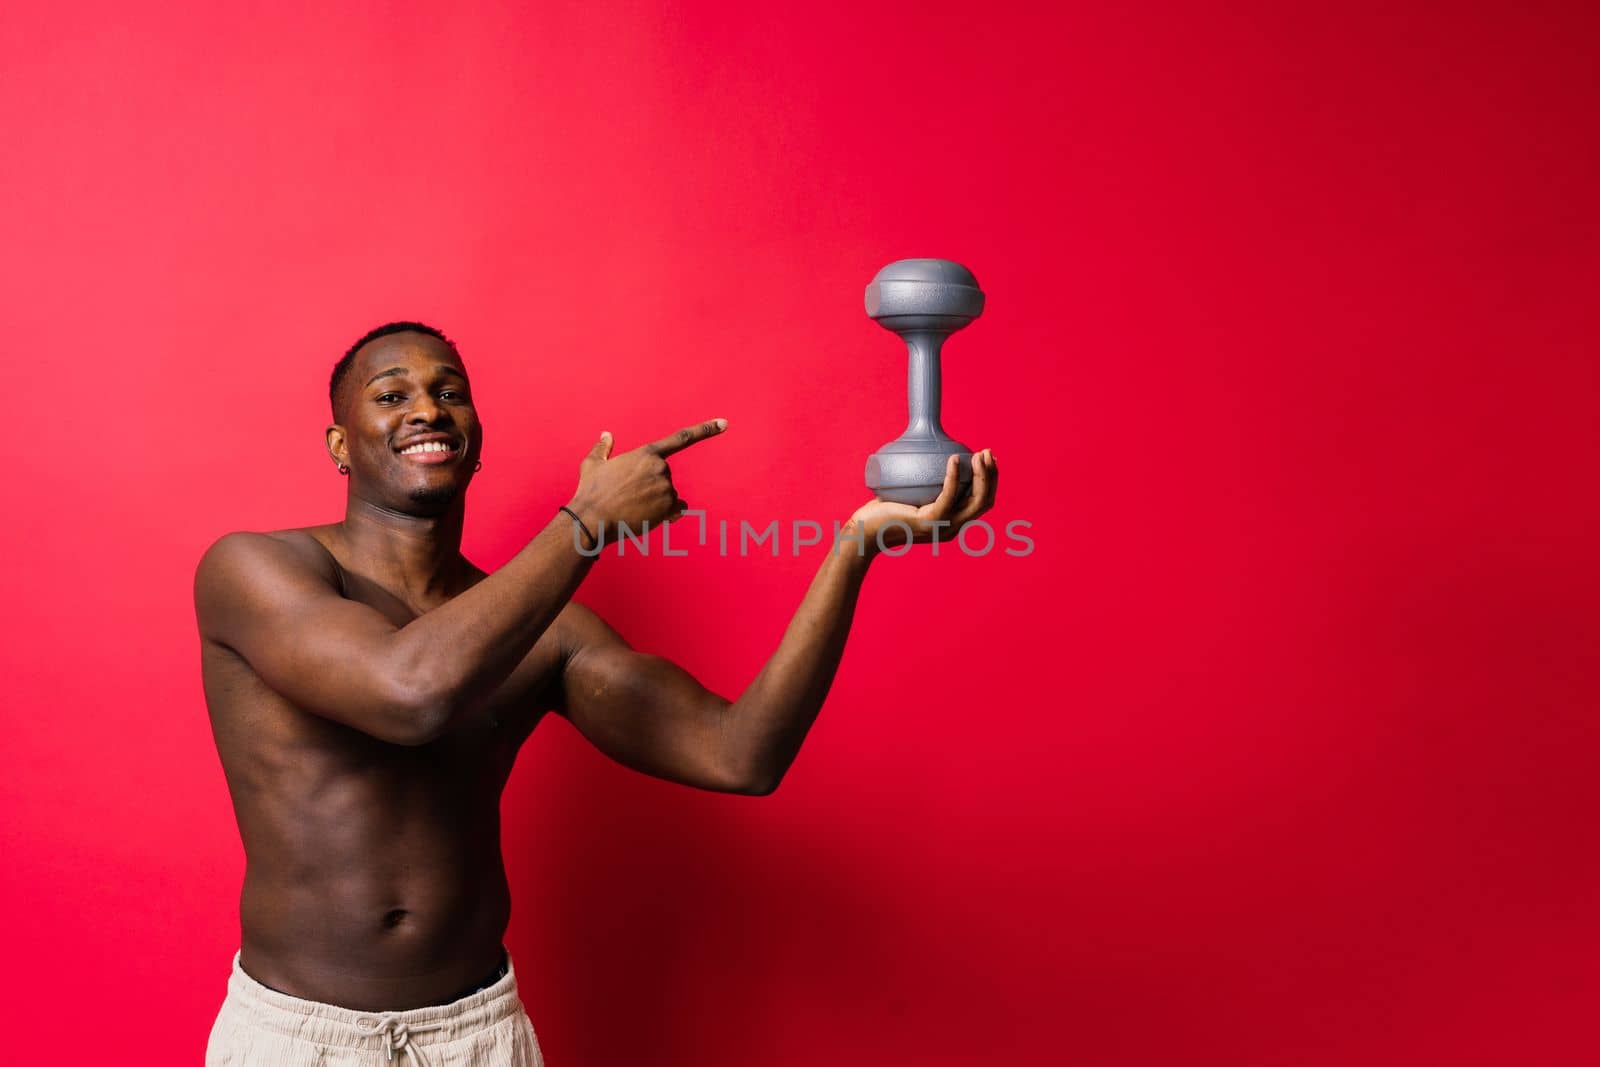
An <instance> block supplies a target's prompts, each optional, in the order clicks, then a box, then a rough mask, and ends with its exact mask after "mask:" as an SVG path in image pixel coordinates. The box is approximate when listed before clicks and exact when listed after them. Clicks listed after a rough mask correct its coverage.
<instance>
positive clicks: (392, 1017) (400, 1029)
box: [355, 1011, 445, 1065]
mask: <svg viewBox="0 0 1600 1067" xmlns="http://www.w3.org/2000/svg"><path fill="white" fill-rule="evenodd" d="M370 1018H371V1016H367V1017H366V1018H363V1019H358V1020H356V1024H355V1026H356V1032H357V1033H359V1034H361V1035H362V1036H364V1037H381V1038H383V1045H384V1050H385V1051H386V1052H388V1054H389V1059H391V1060H392V1059H394V1054H395V1052H396V1051H400V1052H409V1053H411V1059H412V1062H414V1063H417V1064H422V1065H425V1064H427V1062H428V1057H427V1056H426V1055H424V1054H423V1051H422V1049H421V1048H419V1047H418V1046H416V1045H413V1044H412V1043H411V1035H412V1034H420V1033H422V1032H423V1031H424V1030H443V1029H444V1028H445V1024H444V1023H429V1024H428V1025H427V1026H408V1025H407V1024H406V1023H405V1022H404V1021H403V1020H401V1019H400V1017H399V1016H397V1015H396V1014H395V1013H394V1012H392V1011H386V1012H384V1013H383V1014H382V1015H380V1016H378V1020H377V1022H376V1023H372V1022H368V1021H367V1020H368V1019H370Z"/></svg>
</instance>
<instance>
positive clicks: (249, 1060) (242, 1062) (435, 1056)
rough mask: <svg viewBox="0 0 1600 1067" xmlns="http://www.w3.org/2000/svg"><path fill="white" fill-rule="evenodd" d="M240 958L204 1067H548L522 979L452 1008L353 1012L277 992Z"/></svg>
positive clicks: (512, 974) (513, 976) (511, 973)
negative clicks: (241, 963) (524, 999)
mask: <svg viewBox="0 0 1600 1067" xmlns="http://www.w3.org/2000/svg"><path fill="white" fill-rule="evenodd" d="M239 956H240V953H237V952H236V953H234V956H233V973H232V974H231V975H230V976H229V977H228V995H227V998H226V999H225V1000H223V1002H222V1010H221V1011H220V1012H218V1014H217V1021H216V1022H215V1023H214V1024H213V1025H212V1027H211V1039H210V1041H209V1042H208V1044H207V1045H206V1063H205V1067H376V1065H378V1064H383V1065H384V1067H388V1065H390V1064H394V1065H395V1067H543V1065H544V1056H543V1055H542V1054H541V1053H540V1051H539V1040H538V1038H536V1037H535V1036H534V1033H533V1022H532V1020H530V1019H529V1018H528V1013H527V1011H526V1010H525V1009H524V1008H523V1006H522V1000H521V998H519V997H518V996H517V972H516V969H515V968H514V967H512V966H510V956H509V954H508V955H507V960H506V962H507V968H506V973H505V974H503V975H501V976H500V979H499V980H498V981H497V982H495V983H494V984H493V985H491V986H489V987H488V988H486V989H480V990H478V991H477V992H476V993H470V994H468V995H467V996H464V997H462V998H461V999H460V1000H457V1001H454V1002H452V1003H450V1004H439V1005H435V1006H432V1007H427V1008H412V1009H411V1010H409V1011H351V1010H350V1009H349V1008H340V1007H335V1006H334V1005H332V1004H320V1003H318V1002H317V1001H314V1000H301V999H300V998H299V997H291V996H289V995H288V994H287V993H280V992H278V991H277V990H276V989H269V988H267V987H266V986H264V985H262V984H261V983H260V982H258V981H256V980H255V979H254V978H251V977H250V976H249V975H248V974H245V973H244V969H243V968H241V967H240V966H239Z"/></svg>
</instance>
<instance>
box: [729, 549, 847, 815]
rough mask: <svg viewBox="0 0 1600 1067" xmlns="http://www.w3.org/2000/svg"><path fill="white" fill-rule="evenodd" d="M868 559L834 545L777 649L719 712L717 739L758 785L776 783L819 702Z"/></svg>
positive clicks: (842, 642) (841, 652)
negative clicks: (738, 694)
mask: <svg viewBox="0 0 1600 1067" xmlns="http://www.w3.org/2000/svg"><path fill="white" fill-rule="evenodd" d="M871 561H872V560H871V556H861V555H858V554H857V552H856V548H855V546H854V545H853V544H852V543H851V542H850V541H848V540H846V541H844V542H842V544H839V545H835V546H834V548H833V549H832V550H831V551H830V552H829V553H828V556H827V557H826V558H825V559H824V560H823V562H822V566H821V567H820V568H818V570H817V574H816V577H815V578H813V579H812V581H811V587H810V588H809V589H808V590H807V591H806V595H805V599H804V600H802V601H801V602H800V607H799V609H798V610H796V611H795V614H794V618H793V619H791V620H790V622H789V627H788V629H787V630H785V631H784V635H783V640H782V641H780V642H779V644H778V648H777V651H775V652H774V653H773V654H772V657H771V658H770V659H768V660H767V663H766V666H765V667H763V668H762V669H761V673H760V674H758V675H757V676H756V678H755V680H754V681H753V682H751V683H750V685H749V687H748V688H746V689H745V691H744V693H743V694H742V695H741V696H740V697H739V699H738V700H736V701H734V702H733V704H732V705H731V706H730V707H729V708H727V709H726V711H725V712H724V713H723V720H722V723H723V726H722V730H723V742H724V744H725V745H726V746H727V749H728V751H730V752H734V753H737V754H738V756H737V762H738V763H739V764H740V765H741V766H742V767H743V768H745V770H744V777H745V778H747V779H748V780H749V781H750V782H751V784H752V786H753V788H754V789H755V791H757V792H770V791H771V790H772V789H774V788H776V787H777V784H778V781H779V780H780V779H781V778H782V777H783V775H784V772H786V771H787V770H788V769H789V765H790V764H791V763H793V762H794V758H795V755H796V754H797V753H798V752H799V751H800V745H801V743H802V742H803V741H804V740H805V737H806V733H807V732H808V731H809V730H810V729H811V724H812V723H813V722H815V721H816V718H817V713H818V712H819V711H820V710H821V709H822V702H823V700H824V699H826V698H827V695H828V689H829V687H830V686H832V685H833V678H834V675H835V673H837V671H838V669H839V660H840V658H841V657H842V656H843V655H844V646H845V640H846V639H847V638H848V637H849V636H850V623H851V620H852V619H853V617H854V615H855V607H856V598H857V597H858V596H859V594H860V592H861V583H862V581H863V579H864V578H865V577H866V573H867V568H868V565H869V564H870V563H871Z"/></svg>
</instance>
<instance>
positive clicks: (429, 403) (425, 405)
mask: <svg viewBox="0 0 1600 1067" xmlns="http://www.w3.org/2000/svg"><path fill="white" fill-rule="evenodd" d="M442 414H444V408H442V407H440V406H439V404H438V402H437V401H436V400H434V399H433V397H431V396H428V395H427V394H426V393H424V394H423V395H422V396H420V397H418V398H417V400H416V402H415V403H413V404H412V405H411V410H410V411H408V412H406V421H407V422H424V423H433V422H437V421H439V416H440V415H442Z"/></svg>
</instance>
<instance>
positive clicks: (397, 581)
mask: <svg viewBox="0 0 1600 1067" xmlns="http://www.w3.org/2000/svg"><path fill="white" fill-rule="evenodd" d="M465 515H466V507H465V503H464V501H462V500H457V501H456V502H455V503H454V504H453V505H451V507H450V509H449V510H448V511H446V512H445V513H444V514H442V515H436V516H421V515H407V514H404V513H402V512H398V511H391V510H389V509H387V508H382V507H378V506H377V505H375V504H372V503H371V502H369V501H366V500H362V499H360V498H358V497H356V496H354V495H352V496H351V497H350V498H349V499H348V500H347V501H346V504H345V514H344V522H342V523H340V532H341V536H342V539H343V541H344V544H345V546H346V547H347V548H348V549H349V552H350V556H351V559H352V560H359V561H360V564H361V567H362V569H363V570H364V571H365V572H366V573H367V574H368V576H369V577H371V578H372V579H373V580H374V581H377V582H378V583H379V584H380V585H382V586H384V587H385V588H387V589H389V590H390V591H391V592H393V593H394V594H395V595H397V596H399V597H401V598H402V599H403V600H405V601H406V602H407V603H408V604H410V605H411V606H413V607H416V608H419V609H421V610H426V609H427V608H428V607H431V606H434V605H436V604H438V603H439V602H440V601H441V600H444V599H447V598H448V597H451V596H454V595H455V594H456V593H457V592H459V591H460V589H459V585H460V582H461V579H462V576H463V573H464V572H465V571H466V570H467V564H466V560H464V559H463V558H462V556H461V527H462V523H463V519H464V518H465Z"/></svg>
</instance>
